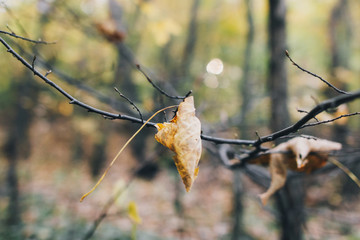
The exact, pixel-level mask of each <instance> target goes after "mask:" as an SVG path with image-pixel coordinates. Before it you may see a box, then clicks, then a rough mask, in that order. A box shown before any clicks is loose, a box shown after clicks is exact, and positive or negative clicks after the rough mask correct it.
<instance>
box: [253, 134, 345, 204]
mask: <svg viewBox="0 0 360 240" xmlns="http://www.w3.org/2000/svg"><path fill="white" fill-rule="evenodd" d="M341 147H342V146H341V144H340V143H337V142H332V141H329V140H325V139H316V138H313V137H296V138H293V139H291V140H289V141H287V142H284V143H281V144H279V145H278V146H276V147H275V148H273V149H271V150H269V151H268V154H266V155H263V156H261V161H257V160H256V159H255V160H254V161H253V162H255V163H256V162H262V163H263V162H269V171H270V174H271V183H270V187H269V188H268V189H267V191H266V192H264V193H262V194H260V195H259V196H260V199H261V202H262V204H263V205H266V203H267V201H268V199H269V198H270V197H271V196H272V195H273V194H274V193H275V192H276V191H277V190H279V189H280V188H282V187H283V186H284V185H285V182H286V173H287V169H291V170H294V171H298V172H307V173H310V172H312V171H314V170H316V169H318V168H321V167H323V166H324V165H325V164H326V162H327V160H328V156H329V152H330V151H334V150H340V149H341Z"/></svg>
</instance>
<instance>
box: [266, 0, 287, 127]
mask: <svg viewBox="0 0 360 240" xmlns="http://www.w3.org/2000/svg"><path fill="white" fill-rule="evenodd" d="M269 4H270V5H269V7H270V9H269V11H270V12H269V50H270V63H269V73H268V74H269V76H268V88H269V94H270V100H271V118H270V128H271V130H272V131H277V130H279V129H281V128H283V127H285V126H287V125H288V124H289V123H290V117H289V112H288V106H287V101H288V92H287V76H286V74H287V71H286V64H285V60H286V59H285V57H286V56H285V50H286V19H285V16H286V6H285V0H269Z"/></svg>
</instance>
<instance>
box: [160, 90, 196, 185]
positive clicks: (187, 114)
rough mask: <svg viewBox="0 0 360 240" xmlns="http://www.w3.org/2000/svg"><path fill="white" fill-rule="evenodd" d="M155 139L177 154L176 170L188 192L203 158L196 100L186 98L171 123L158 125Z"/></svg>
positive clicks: (175, 157) (175, 159)
mask: <svg viewBox="0 0 360 240" xmlns="http://www.w3.org/2000/svg"><path fill="white" fill-rule="evenodd" d="M156 128H157V129H158V132H157V133H156V134H155V139H156V140H157V141H158V142H160V143H161V144H163V145H164V146H166V147H167V148H169V149H170V150H171V151H173V152H175V156H174V157H173V159H174V161H175V165H176V168H177V170H178V172H179V174H180V176H181V178H182V181H183V183H184V185H185V189H186V191H187V192H189V191H190V189H191V186H192V184H193V182H194V180H195V179H196V177H197V175H198V171H199V167H198V164H199V160H200V156H201V149H202V146H201V138H200V134H201V123H200V120H199V119H198V118H197V117H196V116H195V107H194V98H193V97H192V96H190V97H187V98H185V100H184V101H183V102H182V103H180V105H179V108H178V110H177V112H176V115H175V117H174V118H173V119H172V120H171V121H170V122H165V123H159V124H156Z"/></svg>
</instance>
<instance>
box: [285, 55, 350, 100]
mask: <svg viewBox="0 0 360 240" xmlns="http://www.w3.org/2000/svg"><path fill="white" fill-rule="evenodd" d="M285 54H286V56H287V58H288V59H289V60H290V61H291V62H292V64H294V65H295V66H296V67H297V68H298V69H300V70H301V71H303V72H306V73H307V74H310V75H311V76H314V77H316V78H318V79H320V80H321V81H322V82H324V83H325V84H326V85H328V86H329V87H330V88H332V89H334V90H335V91H336V92H338V93H341V94H349V93H348V92H345V91H343V90H341V89H338V88H337V87H335V86H334V85H332V84H331V83H329V82H328V81H326V80H325V79H323V78H322V77H320V76H319V75H316V74H315V73H312V72H310V71H308V70H306V69H304V68H302V67H301V66H299V65H298V64H297V63H296V62H295V61H294V60H292V58H291V57H290V55H289V52H288V51H287V50H286V51H285Z"/></svg>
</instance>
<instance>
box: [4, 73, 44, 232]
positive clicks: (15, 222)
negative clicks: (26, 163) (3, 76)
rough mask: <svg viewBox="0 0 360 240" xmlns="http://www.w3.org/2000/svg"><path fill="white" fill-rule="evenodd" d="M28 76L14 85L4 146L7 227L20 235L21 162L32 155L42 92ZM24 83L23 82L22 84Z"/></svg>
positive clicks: (17, 80)
mask: <svg viewBox="0 0 360 240" xmlns="http://www.w3.org/2000/svg"><path fill="white" fill-rule="evenodd" d="M27 78H28V76H27V75H24V76H23V78H21V79H14V81H13V86H12V89H13V96H14V97H15V101H16V102H15V103H14V104H13V106H15V108H14V109H13V111H12V112H10V113H9V114H8V115H7V118H8V120H9V126H8V135H7V139H6V142H5V145H4V153H5V156H6V158H7V160H8V171H7V181H6V182H7V188H8V195H9V203H8V209H7V216H6V222H5V223H6V225H7V226H9V227H11V229H13V230H15V231H17V234H19V233H20V232H21V231H19V228H18V227H20V226H21V222H22V221H21V204H20V196H19V195H20V192H19V177H18V173H17V165H18V160H20V159H21V158H28V157H29V155H30V140H29V129H30V123H31V120H32V117H33V115H32V112H33V111H32V110H31V109H34V108H35V105H36V103H37V99H38V88H37V86H36V85H35V84H33V83H32V82H31V81H32V80H31V79H29V80H28V79H27ZM19 81H20V82H19Z"/></svg>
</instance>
